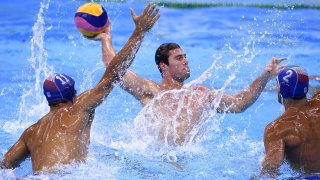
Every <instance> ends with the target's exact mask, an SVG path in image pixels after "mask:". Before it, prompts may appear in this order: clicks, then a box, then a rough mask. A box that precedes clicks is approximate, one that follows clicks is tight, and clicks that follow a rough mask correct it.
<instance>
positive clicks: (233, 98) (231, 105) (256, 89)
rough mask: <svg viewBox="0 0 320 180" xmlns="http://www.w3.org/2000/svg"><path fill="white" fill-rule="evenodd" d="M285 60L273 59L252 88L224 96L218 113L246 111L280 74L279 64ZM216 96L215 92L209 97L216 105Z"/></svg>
mask: <svg viewBox="0 0 320 180" xmlns="http://www.w3.org/2000/svg"><path fill="white" fill-rule="evenodd" d="M285 59H286V58H272V59H271V62H270V63H269V64H267V65H266V67H265V68H264V70H263V71H262V73H261V75H260V76H258V78H257V79H255V80H254V81H253V83H252V84H251V85H250V86H248V87H247V88H245V89H243V90H242V91H241V92H239V93H238V94H235V95H230V94H224V95H222V98H221V101H220V104H219V106H218V108H217V110H218V112H234V113H240V112H243V111H245V110H246V109H247V108H248V107H250V106H251V105H252V104H253V103H254V102H255V101H256V100H257V99H258V97H259V96H260V94H261V93H262V91H263V89H264V88H265V86H266V85H267V83H268V81H269V80H270V79H272V78H273V77H275V76H276V75H277V74H278V71H279V68H280V67H279V63H280V62H282V61H283V60H285ZM216 96H217V95H216V93H215V92H213V93H212V94H211V96H210V97H209V100H210V102H211V103H214V99H215V98H216ZM213 105H214V104H213Z"/></svg>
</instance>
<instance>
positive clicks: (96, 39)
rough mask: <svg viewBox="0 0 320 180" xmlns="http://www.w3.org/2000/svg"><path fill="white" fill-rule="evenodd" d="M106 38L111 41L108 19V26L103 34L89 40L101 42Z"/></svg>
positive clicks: (109, 21)
mask: <svg viewBox="0 0 320 180" xmlns="http://www.w3.org/2000/svg"><path fill="white" fill-rule="evenodd" d="M104 36H106V37H110V38H109V39H110V41H111V20H110V18H109V19H108V25H107V27H106V29H105V31H104V32H101V33H99V34H98V35H96V36H95V37H94V38H90V40H94V41H101V39H102V38H103V37H104Z"/></svg>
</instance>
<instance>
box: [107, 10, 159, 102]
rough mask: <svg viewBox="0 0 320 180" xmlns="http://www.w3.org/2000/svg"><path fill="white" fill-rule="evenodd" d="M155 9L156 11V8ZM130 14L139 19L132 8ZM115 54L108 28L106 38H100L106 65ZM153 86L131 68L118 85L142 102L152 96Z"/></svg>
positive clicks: (151, 82)
mask: <svg viewBox="0 0 320 180" xmlns="http://www.w3.org/2000/svg"><path fill="white" fill-rule="evenodd" d="M156 11H157V12H158V9H157V10H156ZM131 14H132V17H133V19H134V21H135V22H136V23H138V20H139V19H138V17H136V15H135V13H134V11H133V10H132V9H131ZM115 55H116V51H115V49H114V47H113V46H112V35H111V31H110V28H109V31H108V33H107V35H106V38H103V39H102V61H103V63H104V65H105V66H106V67H108V66H109V64H110V62H111V60H112V59H113V57H114V56H115ZM154 86H155V85H154V82H153V81H150V80H148V79H144V78H142V77H140V76H139V75H138V74H136V73H135V72H133V71H131V70H127V71H126V72H125V74H124V75H123V77H122V78H121V79H120V87H121V88H123V89H124V90H126V91H128V92H129V93H130V94H132V95H133V96H134V97H135V98H137V99H138V100H139V101H141V102H142V104H145V100H146V98H149V97H150V96H152V94H153V93H151V92H153V88H154ZM151 98H152V97H151Z"/></svg>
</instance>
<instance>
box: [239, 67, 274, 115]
mask: <svg viewBox="0 0 320 180" xmlns="http://www.w3.org/2000/svg"><path fill="white" fill-rule="evenodd" d="M269 78H270V74H269V73H268V72H265V71H263V72H262V74H261V75H260V76H259V77H258V78H257V79H256V80H254V81H253V83H252V84H251V85H250V86H249V87H247V88H245V89H244V90H242V91H241V92H240V93H239V94H237V95H236V99H237V107H238V108H237V109H239V111H240V112H243V111H244V110H246V109H247V108H248V107H249V106H251V105H252V104H253V103H254V102H255V101H256V100H257V99H258V97H259V96H260V94H261V93H262V91H263V89H264V88H265V86H266V85H267V83H268V80H269Z"/></svg>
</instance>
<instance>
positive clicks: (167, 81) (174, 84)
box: [160, 77, 183, 90]
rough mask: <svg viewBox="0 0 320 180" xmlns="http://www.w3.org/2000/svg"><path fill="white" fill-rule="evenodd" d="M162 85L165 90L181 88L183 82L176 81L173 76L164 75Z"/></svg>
mask: <svg viewBox="0 0 320 180" xmlns="http://www.w3.org/2000/svg"><path fill="white" fill-rule="evenodd" d="M160 85H161V87H162V88H163V89H164V90H171V89H181V88H182V86H183V82H180V81H176V80H174V79H173V78H169V77H163V78H162V81H161V84H160Z"/></svg>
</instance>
